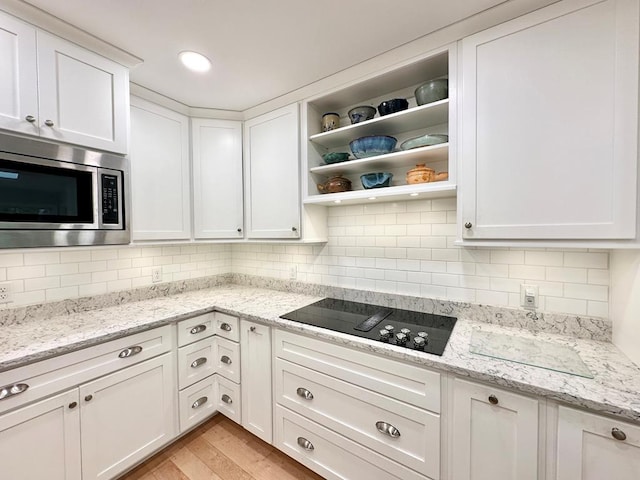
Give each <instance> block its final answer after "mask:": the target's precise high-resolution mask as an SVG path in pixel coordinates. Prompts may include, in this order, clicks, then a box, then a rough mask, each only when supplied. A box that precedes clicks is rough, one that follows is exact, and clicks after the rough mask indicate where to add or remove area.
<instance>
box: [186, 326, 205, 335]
mask: <svg viewBox="0 0 640 480" xmlns="http://www.w3.org/2000/svg"><path fill="white" fill-rule="evenodd" d="M206 329H207V326H206V325H196V326H195V327H193V328H192V329H191V330H189V333H190V334H191V335H195V334H197V333H200V332H204V331H205V330H206Z"/></svg>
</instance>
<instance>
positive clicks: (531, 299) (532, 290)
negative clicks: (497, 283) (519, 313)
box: [520, 283, 538, 309]
mask: <svg viewBox="0 0 640 480" xmlns="http://www.w3.org/2000/svg"><path fill="white" fill-rule="evenodd" d="M520 305H521V306H522V307H524V308H528V309H535V308H537V306H538V286H537V285H526V284H524V283H523V284H521V285H520Z"/></svg>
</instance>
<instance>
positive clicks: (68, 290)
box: [45, 286, 79, 302]
mask: <svg viewBox="0 0 640 480" xmlns="http://www.w3.org/2000/svg"><path fill="white" fill-rule="evenodd" d="M78 295H79V293H78V287H76V286H74V287H61V288H48V289H47V290H45V298H46V299H47V302H55V301H56V300H64V299H65V298H75V297H77V296H78Z"/></svg>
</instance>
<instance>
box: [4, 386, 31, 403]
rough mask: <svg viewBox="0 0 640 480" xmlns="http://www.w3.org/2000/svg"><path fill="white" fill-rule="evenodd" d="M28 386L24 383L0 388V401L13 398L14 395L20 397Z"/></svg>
mask: <svg viewBox="0 0 640 480" xmlns="http://www.w3.org/2000/svg"><path fill="white" fill-rule="evenodd" d="M28 388H29V385H27V384H26V383H14V384H13V385H5V386H4V387H0V400H4V399H5V398H9V397H13V396H14V395H20V394H21V393H22V392H26V391H27V389H28Z"/></svg>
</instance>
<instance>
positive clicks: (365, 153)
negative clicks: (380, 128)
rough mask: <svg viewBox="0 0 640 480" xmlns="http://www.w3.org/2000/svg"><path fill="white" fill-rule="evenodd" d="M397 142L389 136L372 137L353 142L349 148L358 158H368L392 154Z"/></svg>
mask: <svg viewBox="0 0 640 480" xmlns="http://www.w3.org/2000/svg"><path fill="white" fill-rule="evenodd" d="M397 142H398V140H397V139H395V138H394V137H390V136H388V135H370V136H368V137H360V138H357V139H356V140H352V141H351V142H350V143H349V147H350V148H351V151H352V152H353V155H354V156H355V157H356V158H367V157H375V156H376V155H384V154H385V153H390V152H392V151H393V149H394V148H395V147H396V143H397Z"/></svg>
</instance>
